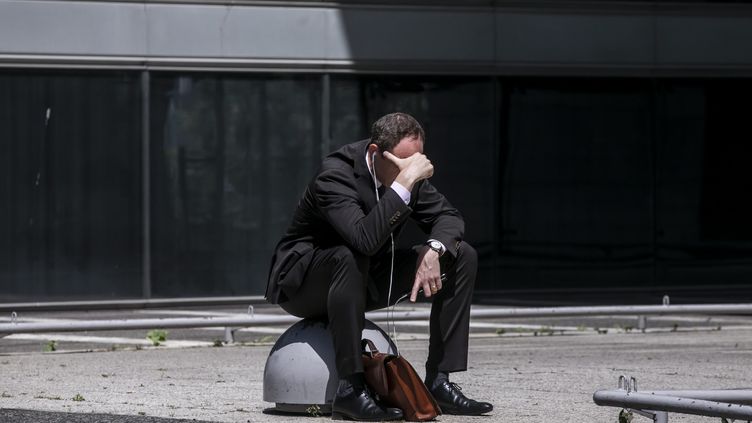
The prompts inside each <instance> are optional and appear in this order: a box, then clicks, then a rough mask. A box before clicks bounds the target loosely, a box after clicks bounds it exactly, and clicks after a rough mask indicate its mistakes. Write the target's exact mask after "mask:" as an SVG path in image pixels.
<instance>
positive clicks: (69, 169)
mask: <svg viewBox="0 0 752 423" xmlns="http://www.w3.org/2000/svg"><path fill="white" fill-rule="evenodd" d="M140 102H141V91H140V85H139V79H138V74H133V73H121V72H110V73H107V74H96V73H86V74H77V73H70V74H67V73H61V72H57V73H55V74H46V73H30V72H24V73H20V72H19V73H16V72H7V73H0V161H1V162H2V165H0V298H6V299H13V298H24V299H30V298H39V296H42V297H44V298H50V297H58V298H60V297H66V298H71V297H110V296H118V297H127V296H137V295H140V293H141V258H142V257H141V251H142V248H141V244H142V224H141V214H142V211H141V204H142V203H141V181H142V179H141V167H140V156H141V125H140V119H141V107H140V104H141V103H140Z"/></svg>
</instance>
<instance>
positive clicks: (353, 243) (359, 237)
mask: <svg viewBox="0 0 752 423" xmlns="http://www.w3.org/2000/svg"><path fill="white" fill-rule="evenodd" d="M313 191H314V192H313V194H314V198H315V199H316V202H317V205H318V209H319V210H320V211H321V213H322V215H323V217H324V219H325V220H326V221H327V222H328V223H329V224H330V225H331V226H332V228H334V230H335V231H336V232H337V233H338V234H339V235H340V237H342V239H343V240H344V241H345V243H346V244H347V245H348V246H350V248H352V249H353V250H355V251H357V252H359V253H361V254H364V255H366V256H372V255H374V254H376V252H378V251H379V249H380V248H381V246H382V245H384V243H385V242H386V241H387V240H388V239H389V234H391V233H392V231H393V230H394V229H395V227H397V226H398V225H399V224H400V223H401V222H402V221H403V220H405V219H406V218H407V217H408V216H409V215H410V212H411V211H412V210H411V209H410V208H409V207H408V206H407V205H406V204H405V203H404V202H403V201H402V199H401V198H400V197H399V195H398V194H397V193H396V192H395V191H394V190H391V189H388V190H386V193H385V194H384V197H382V198H381V201H379V202H378V203H376V206H375V207H374V208H373V209H371V211H370V212H368V214H366V213H365V212H364V211H363V207H362V205H361V201H360V199H359V194H358V190H357V187H356V177H355V176H354V175H353V174H352V169H348V168H346V167H343V168H328V169H324V170H323V171H322V172H321V173H320V174H319V175H318V177H317V178H316V180H315V181H314V183H313ZM374 195H375V194H374Z"/></svg>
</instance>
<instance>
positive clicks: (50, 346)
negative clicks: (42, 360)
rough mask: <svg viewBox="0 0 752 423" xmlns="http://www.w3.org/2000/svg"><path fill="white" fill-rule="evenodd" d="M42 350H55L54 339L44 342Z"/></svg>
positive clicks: (55, 343)
mask: <svg viewBox="0 0 752 423" xmlns="http://www.w3.org/2000/svg"><path fill="white" fill-rule="evenodd" d="M42 351H44V352H52V351H57V342H55V340H51V341H48V342H47V343H46V344H44V347H43V348H42Z"/></svg>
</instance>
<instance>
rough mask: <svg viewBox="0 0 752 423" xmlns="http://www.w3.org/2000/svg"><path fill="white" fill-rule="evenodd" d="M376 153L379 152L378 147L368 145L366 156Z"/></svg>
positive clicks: (372, 144)
mask: <svg viewBox="0 0 752 423" xmlns="http://www.w3.org/2000/svg"><path fill="white" fill-rule="evenodd" d="M378 152H379V146H378V145H376V144H374V143H371V144H368V155H369V156H370V155H371V154H373V153H378Z"/></svg>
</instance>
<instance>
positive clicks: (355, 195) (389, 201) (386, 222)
mask: <svg viewBox="0 0 752 423" xmlns="http://www.w3.org/2000/svg"><path fill="white" fill-rule="evenodd" d="M369 142H370V141H369V140H367V139H366V140H363V141H359V142H355V143H352V144H348V145H345V146H344V147H342V148H340V149H339V150H337V151H335V152H333V153H331V154H329V155H328V156H327V157H326V158H325V159H324V161H323V163H322V166H321V169H320V170H319V172H318V173H317V174H316V176H315V177H314V178H313V180H312V181H311V182H310V183H309V184H308V186H307V187H306V189H305V192H304V194H303V197H302V198H301V199H300V202H299V203H298V206H297V208H296V210H295V214H294V215H293V218H292V223H291V224H290V227H289V228H288V229H287V232H286V233H285V235H284V236H283V237H282V239H281V240H280V241H279V243H278V244H277V246H276V248H275V252H274V256H273V257H272V262H271V268H270V271H269V280H268V282H267V287H266V298H267V300H269V301H270V302H271V303H273V304H278V303H280V302H284V301H286V300H287V299H288V298H292V296H294V295H295V292H296V291H297V290H298V287H300V284H301V283H302V282H303V278H304V277H305V273H306V271H307V270H308V266H309V264H310V262H311V258H312V257H313V251H314V250H315V249H316V248H327V247H332V246H336V245H347V246H348V247H350V248H351V249H352V250H353V251H355V252H357V253H360V254H364V255H366V256H370V257H378V256H380V255H381V254H385V253H388V246H387V245H386V244H387V241H388V240H389V234H391V233H396V234H399V232H400V230H401V228H402V226H403V225H404V223H405V221H406V219H407V218H408V217H410V218H412V219H414V220H415V221H416V222H417V224H418V226H419V227H420V228H421V229H422V230H423V232H425V233H426V234H429V235H430V237H429V238H433V239H436V240H438V241H441V242H442V243H443V244H444V246H445V247H446V249H447V254H451V255H452V256H453V257H456V255H457V248H458V246H459V243H460V241H461V240H462V236H463V235H464V230H465V223H464V221H463V220H462V216H461V215H460V213H459V212H458V211H457V209H455V208H454V207H452V205H451V204H449V202H448V201H447V200H446V198H444V196H443V195H441V194H440V193H439V192H438V191H437V190H436V188H434V186H433V185H431V183H430V182H429V181H428V180H422V181H420V182H418V183H416V184H415V185H414V186H413V189H412V192H411V198H410V204H407V205H406V204H405V202H404V201H403V200H402V198H400V196H399V194H397V192H395V191H394V190H392V189H387V190H386V192H385V194H384V195H383V196H382V197H381V199H380V201H378V202H377V201H376V194H375V193H374V185H373V179H372V177H371V174H370V173H369V171H368V165H367V164H366V159H365V157H366V149H367V146H368V144H369Z"/></svg>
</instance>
